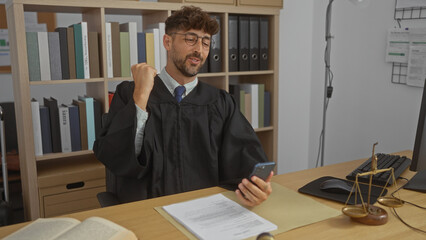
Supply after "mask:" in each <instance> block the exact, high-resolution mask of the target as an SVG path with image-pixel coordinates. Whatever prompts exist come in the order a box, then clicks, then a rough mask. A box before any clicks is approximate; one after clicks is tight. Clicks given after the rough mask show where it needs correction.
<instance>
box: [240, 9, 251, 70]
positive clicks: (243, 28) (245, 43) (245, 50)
mask: <svg viewBox="0 0 426 240" xmlns="http://www.w3.org/2000/svg"><path fill="white" fill-rule="evenodd" d="M249 34H250V31H249V16H244V15H240V16H238V40H239V46H238V53H239V55H238V57H239V64H238V65H239V66H238V70H239V71H249V70H250V66H249V38H250V35H249Z"/></svg>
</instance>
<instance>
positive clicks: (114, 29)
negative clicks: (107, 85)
mask: <svg viewBox="0 0 426 240" xmlns="http://www.w3.org/2000/svg"><path fill="white" fill-rule="evenodd" d="M111 43H112V67H113V69H114V70H113V72H112V73H113V76H114V77H121V54H120V25H119V23H118V22H111Z"/></svg>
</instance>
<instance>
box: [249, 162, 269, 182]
mask: <svg viewBox="0 0 426 240" xmlns="http://www.w3.org/2000/svg"><path fill="white" fill-rule="evenodd" d="M274 167H275V162H264V163H258V164H256V165H254V167H253V171H252V173H251V174H250V176H249V178H248V179H249V180H251V177H252V176H256V177H258V178H260V179H262V180H263V181H265V180H266V179H267V178H268V176H269V174H270V173H271V171H272V170H274Z"/></svg>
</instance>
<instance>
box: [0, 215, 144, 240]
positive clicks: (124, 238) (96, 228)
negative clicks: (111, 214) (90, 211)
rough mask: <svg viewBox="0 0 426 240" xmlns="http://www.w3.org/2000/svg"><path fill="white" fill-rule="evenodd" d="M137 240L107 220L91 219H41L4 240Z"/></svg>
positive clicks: (130, 233) (131, 233)
mask: <svg viewBox="0 0 426 240" xmlns="http://www.w3.org/2000/svg"><path fill="white" fill-rule="evenodd" d="M18 239H19V240H23V239H28V240H29V239H31V240H38V239H40V240H53V239H67V240H73V239H75V240H86V239H87V240H89V239H90V240H97V239H99V240H101V239H102V240H104V239H107V240H114V239H120V240H136V239H137V237H136V235H135V234H134V233H133V232H132V231H130V230H128V229H126V228H124V227H122V226H120V225H118V224H115V223H113V222H111V221H109V220H107V219H104V218H100V217H90V218H87V219H86V220H84V221H82V222H80V221H78V220H77V219H74V218H39V219H37V220H35V221H34V222H32V223H30V224H28V225H27V226H25V227H23V228H21V229H19V230H18V231H16V232H14V233H12V234H10V235H9V236H7V237H6V238H4V240H18Z"/></svg>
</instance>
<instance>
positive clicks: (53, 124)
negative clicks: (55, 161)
mask: <svg viewBox="0 0 426 240" xmlns="http://www.w3.org/2000/svg"><path fill="white" fill-rule="evenodd" d="M43 100H44V105H45V106H46V107H48V108H49V118H50V133H51V135H52V152H54V153H57V152H61V151H62V147H61V132H60V130H59V109H58V101H57V100H56V99H55V98H52V97H50V98H43Z"/></svg>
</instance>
